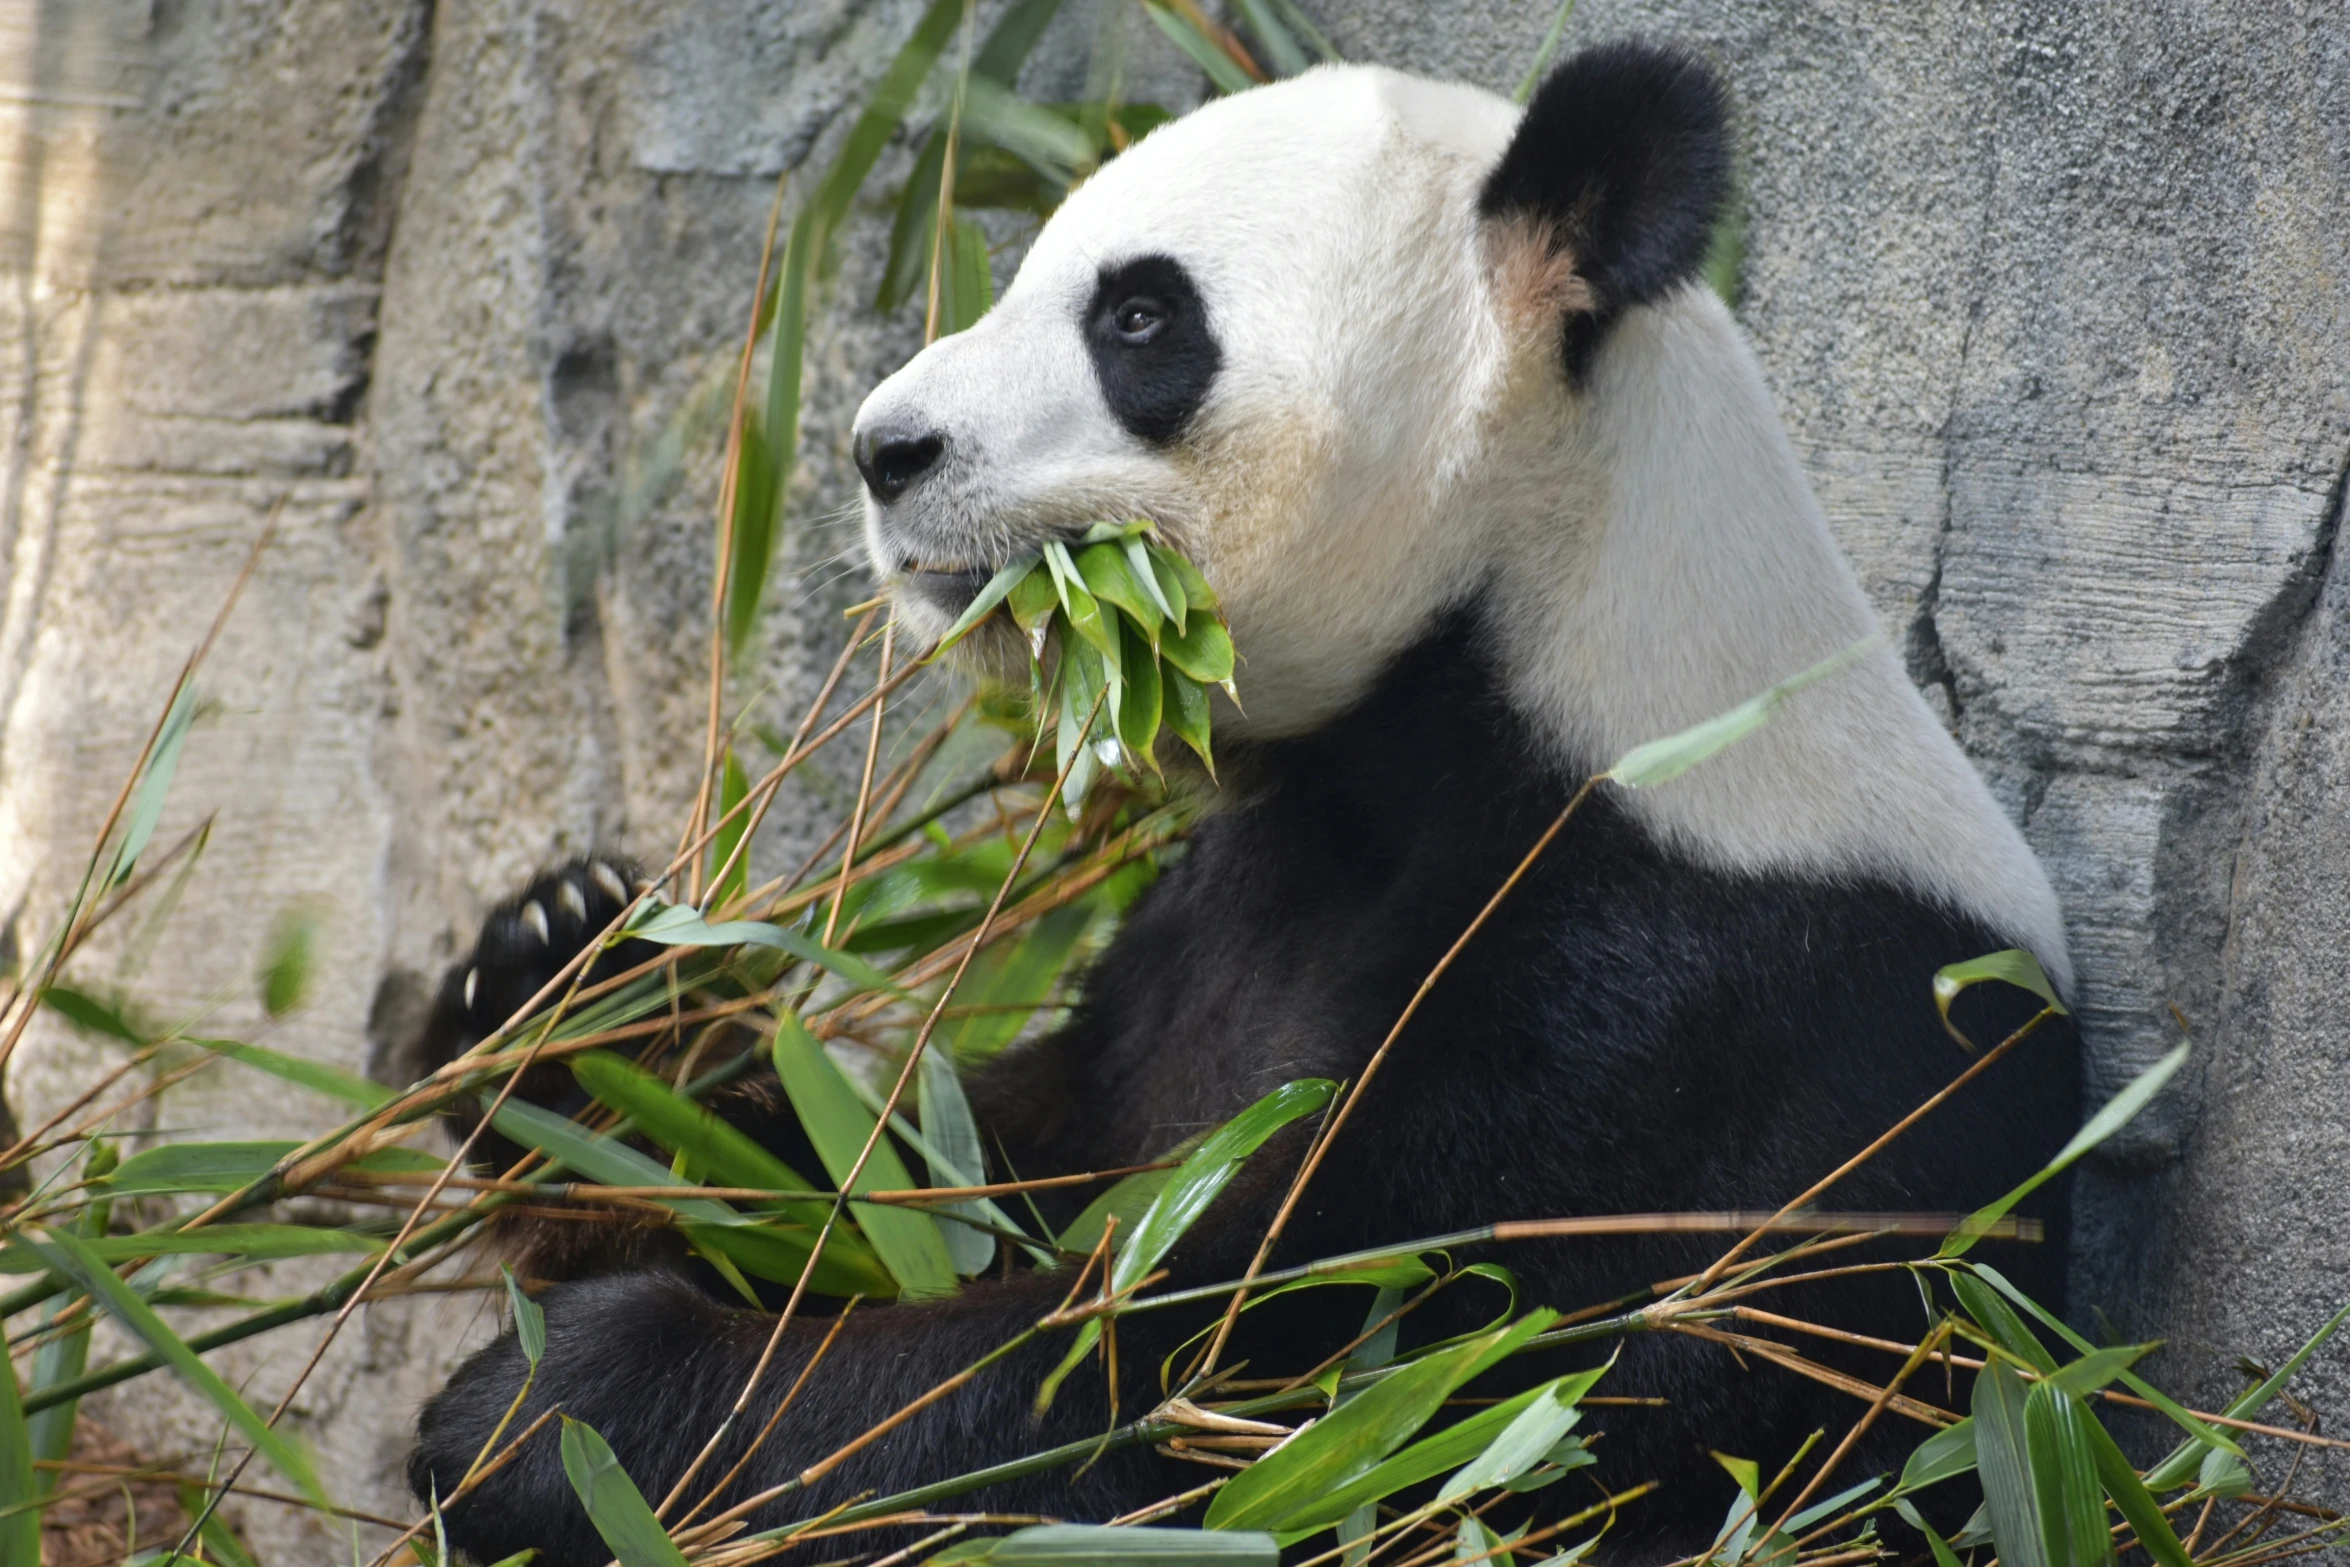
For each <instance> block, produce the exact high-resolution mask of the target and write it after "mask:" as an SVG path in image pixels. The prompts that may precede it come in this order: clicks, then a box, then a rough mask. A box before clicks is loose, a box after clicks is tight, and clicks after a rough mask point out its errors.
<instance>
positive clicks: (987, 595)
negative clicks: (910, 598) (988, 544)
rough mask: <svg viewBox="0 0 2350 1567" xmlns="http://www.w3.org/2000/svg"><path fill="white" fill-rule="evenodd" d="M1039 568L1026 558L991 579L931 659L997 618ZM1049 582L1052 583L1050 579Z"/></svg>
mask: <svg viewBox="0 0 2350 1567" xmlns="http://www.w3.org/2000/svg"><path fill="white" fill-rule="evenodd" d="M1039 564H1040V561H1039V558H1038V557H1036V556H1034V555H1023V556H1021V557H1020V558H1019V559H1017V560H1015V561H1013V562H1012V563H1011V564H1010V565H1008V566H1005V567H1004V568H1003V569H1002V570H1000V571H998V572H997V573H996V574H995V575H994V576H992V577H990V578H988V579H987V586H985V587H983V588H981V589H980V590H979V594H978V596H977V597H976V598H974V599H972V601H971V603H970V605H969V607H967V608H966V609H965V610H964V611H963V613H962V614H961V615H959V616H957V617H956V619H955V623H954V624H953V625H951V626H949V627H948V628H947V633H946V635H945V636H943V637H940V638H939V639H938V646H937V647H935V648H933V649H932V650H931V653H930V656H931V657H932V658H936V657H937V656H938V655H939V654H941V653H944V652H945V651H946V650H947V649H948V648H951V647H953V646H954V645H955V644H956V643H958V642H960V641H962V640H963V638H964V637H966V636H968V635H969V634H970V632H971V628H972V627H974V626H976V625H978V624H979V623H980V622H981V621H983V620H985V619H986V618H987V617H988V616H990V615H992V614H994V613H995V607H996V606H997V605H998V604H1001V603H1002V602H1003V601H1004V600H1005V599H1007V598H1009V597H1011V594H1012V590H1013V589H1014V588H1016V587H1018V586H1020V584H1021V583H1023V582H1025V581H1026V580H1027V579H1028V577H1029V576H1030V574H1032V573H1033V572H1034V571H1035V570H1036V568H1037V566H1038V565H1039ZM1046 580H1047V581H1048V582H1049V581H1050V579H1049V578H1048V579H1046ZM1050 607H1051V606H1050V605H1049V604H1048V605H1047V606H1046V608H1047V609H1050ZM1022 629H1026V627H1025V626H1023V628H1022Z"/></svg>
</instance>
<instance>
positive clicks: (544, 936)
mask: <svg viewBox="0 0 2350 1567" xmlns="http://www.w3.org/2000/svg"><path fill="white" fill-rule="evenodd" d="M522 923H523V924H525V925H528V926H529V927H530V928H531V929H532V930H533V931H534V932H536V933H537V935H538V938H539V941H540V942H541V943H542V944H545V943H548V942H552V941H553V940H554V939H555V935H554V932H552V931H550V930H548V929H547V911H546V910H545V909H542V908H540V907H539V900H538V899H536V898H533V899H531V900H530V901H529V902H528V903H525V904H524V905H523V906H522Z"/></svg>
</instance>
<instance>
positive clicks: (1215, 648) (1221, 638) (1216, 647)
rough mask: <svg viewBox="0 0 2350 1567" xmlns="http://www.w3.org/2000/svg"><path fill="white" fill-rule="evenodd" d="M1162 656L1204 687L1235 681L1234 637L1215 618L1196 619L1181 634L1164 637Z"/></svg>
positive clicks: (1160, 643)
mask: <svg viewBox="0 0 2350 1567" xmlns="http://www.w3.org/2000/svg"><path fill="white" fill-rule="evenodd" d="M1159 655H1160V656H1161V657H1162V658H1164V659H1165V660H1166V661H1167V662H1168V663H1170V664H1173V665H1174V666H1175V667H1176V668H1177V669H1180V670H1182V671H1183V672H1184V673H1185V674H1187V675H1189V676H1190V677H1191V678H1192V679H1194V680H1196V681H1198V682H1199V683H1200V684H1201V685H1203V686H1218V685H1222V684H1223V683H1224V682H1226V681H1227V680H1230V679H1231V678H1232V633H1231V632H1229V631H1226V630H1225V629H1224V623H1223V622H1222V621H1220V620H1218V619H1217V618H1216V617H1215V616H1214V615H1194V616H1192V617H1191V623H1190V624H1189V625H1187V626H1186V627H1184V629H1183V630H1182V631H1181V632H1170V633H1168V634H1166V635H1163V636H1161V637H1160V638H1159Z"/></svg>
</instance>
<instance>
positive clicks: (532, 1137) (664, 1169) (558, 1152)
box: [482, 1094, 738, 1224]
mask: <svg viewBox="0 0 2350 1567" xmlns="http://www.w3.org/2000/svg"><path fill="white" fill-rule="evenodd" d="M492 1103H493V1096H491V1095H488V1094H484V1095H483V1096H482V1108H483V1109H485V1110H487V1109H488V1108H489V1106H490V1105H491V1104H492ZM490 1124H491V1125H492V1126H494V1127H496V1128H497V1129H498V1130H499V1131H500V1132H501V1133H503V1134H504V1135H506V1136H507V1137H510V1138H512V1139H513V1140H514V1141H516V1142H518V1143H520V1144H522V1145H523V1146H524V1147H526V1148H536V1149H537V1150H538V1151H539V1152H540V1153H543V1154H545V1155H546V1156H547V1157H548V1158H550V1159H552V1160H554V1161H555V1162H556V1163H557V1164H560V1165H563V1166H565V1167H566V1168H568V1169H572V1170H576V1171H578V1172H579V1173H580V1174H582V1175H584V1176H586V1177H587V1178H588V1179H590V1180H593V1181H601V1182H603V1183H604V1184H605V1185H606V1186H683V1185H685V1184H686V1183H685V1182H684V1181H682V1180H680V1179H679V1178H678V1177H677V1175H676V1174H675V1173H674V1172H673V1171H671V1169H670V1168H669V1166H667V1165H665V1164H661V1163H658V1162H656V1161H654V1160H651V1159H648V1158H646V1157H645V1156H644V1155H643V1154H641V1153H638V1152H637V1151H636V1150H635V1149H634V1148H631V1147H629V1146H628V1145H627V1144H626V1143H623V1142H619V1141H617V1140H615V1139H613V1138H611V1137H599V1136H597V1135H595V1134H594V1133H592V1132H590V1131H589V1130H588V1129H587V1128H586V1127H584V1126H581V1125H580V1124H579V1123H578V1122H577V1121H574V1120H570V1119H569V1118H567V1117H564V1116H560V1115H557V1114H556V1113H555V1112H554V1111H552V1110H549V1109H546V1108H544V1107H543V1106H540V1105H534V1104H532V1103H531V1102H530V1101H529V1100H527V1099H508V1100H507V1101H506V1102H505V1103H504V1104H502V1105H499V1106H498V1108H497V1112H496V1113H495V1114H494V1115H492V1116H491V1117H490ZM659 1200H660V1202H661V1204H662V1205H663V1206H664V1207H667V1208H672V1209H674V1210H676V1212H677V1213H678V1214H679V1215H680V1216H681V1217H684V1218H689V1219H696V1220H699V1221H701V1222H702V1223H704V1224H732V1223H734V1222H735V1221H736V1219H737V1217H738V1216H737V1215H736V1214H735V1212H734V1210H732V1209H731V1208H728V1207H727V1206H726V1205H725V1204H723V1203H718V1202H713V1201H711V1200H710V1199H709V1198H707V1197H664V1198H661V1199H659Z"/></svg>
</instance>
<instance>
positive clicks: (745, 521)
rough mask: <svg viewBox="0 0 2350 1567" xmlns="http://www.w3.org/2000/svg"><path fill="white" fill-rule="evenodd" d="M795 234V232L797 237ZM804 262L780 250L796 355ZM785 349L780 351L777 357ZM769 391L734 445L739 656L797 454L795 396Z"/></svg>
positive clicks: (731, 558)
mask: <svg viewBox="0 0 2350 1567" xmlns="http://www.w3.org/2000/svg"><path fill="white" fill-rule="evenodd" d="M796 237H797V231H796V229H795V238H796ZM806 260H807V258H806V257H805V256H804V255H798V254H795V253H794V252H793V251H792V250H791V249H790V248H788V247H787V248H786V250H785V252H784V262H785V265H786V267H787V268H789V267H797V268H798V269H799V270H798V271H795V272H794V273H793V274H792V275H791V276H790V278H789V279H788V282H787V288H789V291H790V293H791V299H790V301H789V309H790V312H791V318H792V323H793V327H794V331H793V337H794V340H795V341H794V352H796V351H797V338H798V337H799V335H800V331H799V327H800V318H801V316H802V315H803V314H804V312H805V310H806V287H807V285H806V278H805V276H804V275H803V274H804V271H805V267H806ZM784 352H785V350H784V349H783V348H782V347H780V346H779V347H778V348H777V350H776V355H777V357H778V358H781V357H782V356H783V354H784ZM774 390H775V389H774V388H773V387H770V388H769V393H770V396H769V401H768V406H767V408H766V411H765V415H764V417H762V416H761V415H760V414H759V413H757V412H754V411H752V410H747V409H746V410H745V412H744V414H743V420H742V436H741V439H740V441H739V442H738V443H737V445H736V447H735V454H734V462H735V470H734V515H733V516H732V518H730V519H729V522H728V526H729V529H730V530H731V534H732V537H731V538H729V540H728V541H727V606H726V634H727V644H728V651H729V654H730V655H731V656H737V657H739V656H740V654H741V652H742V649H743V647H744V646H745V645H746V644H747V643H748V642H749V640H750V635H751V630H752V628H753V626H755V625H756V624H757V621H758V613H759V596H760V594H761V592H762V591H763V590H764V588H765V585H766V581H767V570H768V566H769V563H770V562H771V561H772V560H773V559H774V556H775V536H776V534H777V532H778V531H779V529H780V527H781V524H782V520H783V519H782V511H783V488H784V480H785V478H786V477H787V475H786V474H784V473H783V472H781V471H779V463H778V457H779V455H780V456H782V457H784V458H791V457H794V456H796V450H795V446H796V442H797V440H798V419H799V402H798V397H797V394H796V391H795V394H794V395H793V396H792V397H791V398H790V399H788V400H787V402H788V406H782V407H779V406H778V405H777V402H776V399H775V398H774V396H773V392H774ZM778 415H781V416H782V419H783V420H785V421H788V427H787V426H786V425H783V424H779V423H778ZM778 428H784V429H785V435H786V440H785V443H784V449H783V450H782V452H781V453H779V452H778V450H777V447H776V444H775V443H774V442H773V441H772V440H771V438H770V432H771V431H772V430H775V429H778Z"/></svg>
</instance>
